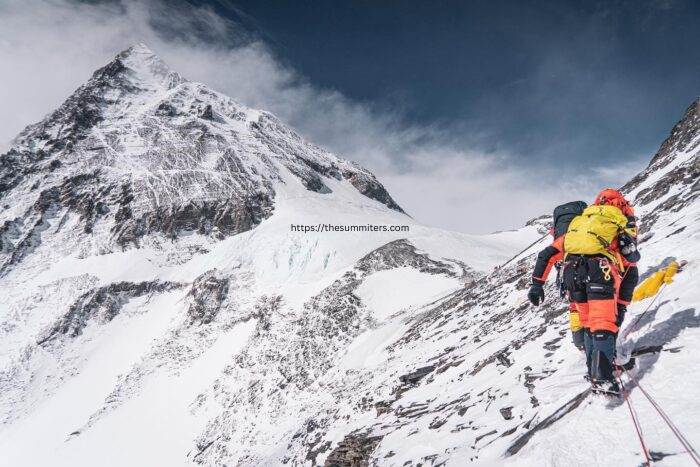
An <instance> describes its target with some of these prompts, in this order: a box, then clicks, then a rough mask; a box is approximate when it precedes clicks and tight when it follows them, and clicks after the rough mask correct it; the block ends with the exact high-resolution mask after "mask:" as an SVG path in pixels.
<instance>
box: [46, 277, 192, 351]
mask: <svg viewBox="0 0 700 467" xmlns="http://www.w3.org/2000/svg"><path fill="white" fill-rule="evenodd" d="M180 287H182V285H181V284H177V283H174V282H158V281H154V282H137V283H134V282H116V283H113V284H110V285H108V286H105V287H99V288H97V289H94V290H91V291H89V292H87V293H85V294H83V295H82V296H81V297H80V298H78V300H76V302H75V303H74V304H73V305H72V306H71V307H70V309H69V310H68V312H67V313H66V314H65V315H64V316H63V317H62V318H61V319H59V320H58V322H56V323H55V324H54V325H53V326H52V327H51V329H49V331H48V332H47V333H46V335H45V337H43V338H41V339H39V341H38V342H37V343H38V344H39V345H44V344H46V343H47V342H49V341H50V340H52V339H54V338H56V337H57V336H59V335H67V336H69V337H77V336H79V335H80V334H82V332H83V329H84V328H85V326H87V324H88V322H89V321H90V320H93V319H95V320H98V322H100V323H102V324H105V323H108V322H109V321H111V320H112V319H114V317H115V316H116V315H117V314H119V312H120V310H121V308H122V307H123V306H124V305H125V304H126V303H127V302H128V301H129V300H130V299H132V298H135V297H141V296H144V295H149V294H157V293H164V292H168V291H170V290H173V289H177V288H180Z"/></svg>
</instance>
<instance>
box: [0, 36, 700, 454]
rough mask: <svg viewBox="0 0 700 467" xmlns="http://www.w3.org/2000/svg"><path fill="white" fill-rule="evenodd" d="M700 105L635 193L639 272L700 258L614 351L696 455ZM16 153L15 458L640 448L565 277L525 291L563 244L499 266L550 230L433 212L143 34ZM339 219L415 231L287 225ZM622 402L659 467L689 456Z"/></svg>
mask: <svg viewBox="0 0 700 467" xmlns="http://www.w3.org/2000/svg"><path fill="white" fill-rule="evenodd" d="M698 107H699V104H698V103H697V102H696V103H695V104H694V105H693V106H691V107H690V108H689V109H688V112H687V113H686V115H685V117H684V118H683V120H681V122H679V123H678V125H676V127H674V129H673V131H672V134H671V136H670V137H669V138H668V139H667V141H665V142H664V144H663V145H662V146H661V149H660V150H659V153H658V154H657V155H656V156H655V157H654V159H653V160H652V163H651V164H650V165H649V167H648V168H647V169H646V170H644V171H643V172H642V173H640V174H638V175H637V176H635V177H634V178H633V179H632V180H631V181H630V182H629V183H628V184H627V185H626V186H625V187H624V190H625V191H626V192H627V193H628V194H630V196H632V197H633V198H634V199H635V203H636V208H637V210H638V214H639V215H640V217H641V223H642V234H641V239H642V243H641V249H642V255H643V261H642V263H641V265H640V267H641V270H642V272H645V271H648V270H651V269H653V268H655V267H657V266H659V265H662V264H665V262H667V261H668V260H669V258H671V257H675V258H679V259H680V258H683V259H687V260H689V261H690V264H689V266H688V267H687V268H686V270H685V271H684V272H682V273H680V274H679V275H678V276H677V279H676V281H675V282H674V283H673V284H670V285H669V286H667V287H666V289H665V290H664V292H663V295H662V296H661V297H660V298H659V299H658V300H657V301H656V302H650V301H649V300H648V301H646V302H641V303H639V304H634V305H633V306H632V307H631V308H630V313H629V314H630V315H631V316H630V317H629V318H628V322H631V321H632V320H633V319H634V318H635V316H639V315H640V314H641V313H643V312H644V310H645V309H646V308H647V307H649V305H650V303H651V304H652V306H651V307H650V309H649V311H648V312H647V313H646V314H645V315H644V316H645V317H644V319H643V320H642V321H640V326H639V327H638V328H636V330H635V331H634V332H633V333H631V334H630V337H629V338H628V339H627V340H626V341H624V342H620V348H619V352H620V355H621V356H624V357H625V358H627V357H628V356H630V355H633V354H634V355H635V358H636V367H635V369H634V370H633V374H634V375H636V377H637V378H639V380H640V382H641V384H642V385H643V386H644V387H645V389H647V390H648V392H649V393H651V394H653V396H654V397H655V398H656V399H657V400H658V402H659V403H660V404H661V405H662V406H663V407H664V410H666V412H667V413H668V415H669V416H670V417H671V418H672V419H673V420H674V422H675V423H676V424H677V425H678V427H679V428H680V429H681V430H682V431H683V433H685V435H686V437H687V438H688V439H689V441H691V443H694V444H695V445H698V444H700V425H698V423H699V422H698V417H697V413H695V412H696V410H695V400H694V391H693V389H694V388H695V387H697V385H698V384H699V383H700V380H699V379H700V375H697V374H696V373H695V372H693V371H688V370H687V369H688V368H694V366H693V362H692V359H693V356H694V350H695V349H697V348H698V345H699V343H700V330H699V329H698V328H700V318H699V317H698V312H697V309H698V301H700V292H699V291H698V289H697V286H696V285H695V284H696V283H697V279H698V273H697V264H698V263H700V249H699V247H698V245H699V243H698V241H697V240H698V237H699V236H700V227H698V222H697V221H698V220H699V217H700V203H698V194H700V185H698V184H699V183H700V182H698V179H699V177H698V176H699V175H700V158H699V157H698V152H699V151H700V147H699V143H700V118H699V115H700V111H699V110H698ZM182 147H184V148H186V149H179V148H182ZM95 148H97V149H95ZM54 161H58V162H54ZM0 162H1V163H0V183H1V185H0V188H1V189H0V204H2V206H3V211H2V214H1V216H2V217H1V218H0V221H1V222H3V224H2V228H1V229H0V241H1V242H2V243H1V244H0V252H1V253H2V255H3V256H2V261H3V262H2V264H3V269H2V273H0V303H2V305H0V336H1V338H0V421H1V423H2V424H1V425H0V458H2V459H3V460H5V461H6V462H8V465H19V466H22V465H27V466H29V465H66V466H68V465H71V466H74V465H115V466H116V465H191V464H202V465H240V466H258V465H295V466H301V465H327V466H341V467H353V466H361V465H382V466H384V465H387V466H394V465H396V466H405V465H414V466H418V465H424V466H425V465H455V466H462V465H472V464H473V465H504V464H505V465H533V466H534V465H537V466H541V465H552V466H558V465H574V466H576V465H640V463H641V462H642V461H643V456H642V453H641V449H640V447H639V444H638V440H637V439H636V435H635V432H634V429H633V427H632V423H631V421H630V418H629V413H628V412H627V408H626V407H625V406H623V404H624V402H622V401H607V400H604V399H597V398H593V397H591V396H589V395H588V393H587V391H586V388H587V386H586V383H585V381H584V380H583V378H582V374H583V371H582V366H583V359H582V355H581V354H580V352H579V351H577V350H576V349H575V348H574V347H573V346H572V345H571V344H570V343H569V342H568V340H569V337H568V329H567V317H566V308H567V307H566V304H564V303H562V302H561V301H559V300H558V299H556V298H555V297H556V293H555V290H554V286H553V285H552V284H550V286H549V287H548V288H547V302H546V304H545V305H544V306H543V307H539V308H534V307H532V306H530V305H529V303H528V302H527V300H526V293H527V288H528V286H529V271H530V268H531V267H532V265H533V263H534V255H535V254H536V253H537V251H539V249H541V248H543V247H544V246H545V245H546V243H547V239H543V240H542V241H541V242H539V243H537V244H536V245H534V246H532V247H531V248H529V249H528V250H527V251H525V252H521V253H520V254H518V255H517V256H516V257H515V258H514V259H513V260H512V261H510V262H508V263H507V264H506V265H505V266H504V267H502V268H498V269H495V268H494V266H496V265H498V264H504V263H506V261H507V260H508V259H509V258H511V257H513V255H514V254H516V253H518V252H520V251H521V250H522V249H523V248H524V247H526V246H527V245H529V244H531V243H532V242H533V241H535V240H536V239H537V238H538V237H540V236H541V235H542V234H543V233H544V232H546V225H545V224H546V223H545V222H543V221H542V220H539V221H536V222H533V223H531V224H530V225H529V226H527V227H525V228H523V229H519V230H517V231H513V232H504V233H498V234H493V235H488V236H469V235H462V234H456V233H452V232H445V231H441V230H437V229H432V228H429V227H426V226H423V225H420V224H418V223H417V222H415V221H414V220H412V219H411V218H410V217H409V216H407V215H406V214H404V213H403V211H402V210H401V209H400V208H399V207H398V206H397V205H396V203H395V202H394V201H393V200H392V199H391V197H390V196H389V194H388V193H386V191H385V190H384V189H383V187H382V186H381V184H379V182H378V181H377V180H376V179H375V178H374V177H373V176H372V175H371V174H370V173H369V172H367V171H366V170H364V169H362V168H360V167H358V166H356V165H354V164H352V163H349V162H347V161H343V160H341V159H338V158H336V157H335V156H332V155H330V154H328V153H326V152H325V151H323V150H321V149H319V148H316V147H314V146H312V145H310V144H308V143H306V142H304V141H303V140H302V139H301V138H299V137H298V136H297V135H295V134H294V133H293V131H292V130H290V129H288V128H286V127H284V125H283V124H282V123H281V122H279V121H277V120H276V119H275V118H274V117H273V116H271V115H269V114H267V113H265V112H259V111H255V110H252V109H247V108H245V107H243V106H240V105H239V104H237V103H235V102H234V101H232V100H231V99H229V98H227V97H226V96H222V95H220V94H219V93H216V92H215V91H212V90H209V89H208V88H206V87H205V86H203V85H200V84H196V83H190V82H188V81H186V80H184V79H183V78H182V77H180V76H179V75H177V74H176V73H175V72H173V71H171V70H169V69H168V68H167V67H166V66H165V64H163V63H162V62H161V61H160V60H159V59H157V57H155V56H154V55H153V54H152V53H151V52H150V51H148V50H147V49H146V48H145V47H144V46H137V47H134V48H132V49H129V50H127V51H125V52H123V53H122V54H120V55H119V56H117V58H116V59H115V61H114V62H112V63H111V64H109V65H107V66H106V67H105V68H103V69H101V70H98V72H96V74H95V75H94V76H93V78H92V79H91V81H89V82H88V83H87V84H86V85H85V86H83V87H82V88H81V89H79V90H78V91H76V94H74V95H73V96H71V97H70V98H69V99H68V100H67V101H66V103H65V104H64V105H63V106H62V107H61V108H60V109H59V110H58V111H57V112H55V113H54V114H51V115H49V116H47V118H46V119H45V120H44V121H43V122H40V123H39V124H36V125H32V126H30V127H28V128H27V129H26V130H25V131H24V132H23V133H22V134H21V135H20V137H19V138H18V140H17V144H16V146H15V147H14V148H13V149H12V150H11V151H10V153H8V154H6V155H4V156H2V157H1V158H0ZM124 187H126V188H124ZM553 204H556V203H555V202H554V203H553ZM324 223H332V224H338V225H339V224H344V225H367V224H374V225H386V226H390V225H407V226H409V227H410V230H409V231H408V232H405V231H404V232H389V231H386V232H307V233H303V232H294V231H292V229H291V225H297V224H303V225H312V226H313V225H318V224H324ZM649 346H652V347H649ZM654 346H656V347H654ZM644 348H647V349H649V348H652V349H653V348H655V349H656V351H655V352H649V353H643V354H640V355H637V353H639V350H640V349H644ZM630 391H631V399H632V402H633V403H634V405H635V408H636V411H637V413H638V415H639V419H640V422H641V424H642V427H643V429H644V434H645V437H646V439H647V442H648V447H649V448H650V450H651V451H654V452H655V456H656V457H657V458H660V457H662V459H661V460H659V461H658V465H669V466H672V465H691V464H690V462H691V461H690V457H689V456H688V455H687V454H686V453H683V452H681V448H680V446H679V444H678V442H677V441H676V440H675V438H674V437H673V435H672V434H671V433H670V431H668V430H667V429H665V427H664V426H662V425H660V419H659V417H658V415H657V414H656V413H655V412H654V411H653V409H652V408H651V406H649V405H648V404H647V403H645V402H644V400H643V398H642V395H641V394H640V391H639V390H638V389H635V388H633V387H632V385H630ZM553 414H559V415H561V417H559V418H558V419H557V420H555V421H554V422H552V423H551V425H549V422H548V420H551V418H550V416H551V415H553ZM555 418H556V417H555ZM37 444H40V445H41V449H37V448H36V446H37ZM591 446H594V447H595V446H601V447H602V448H600V449H594V448H591Z"/></svg>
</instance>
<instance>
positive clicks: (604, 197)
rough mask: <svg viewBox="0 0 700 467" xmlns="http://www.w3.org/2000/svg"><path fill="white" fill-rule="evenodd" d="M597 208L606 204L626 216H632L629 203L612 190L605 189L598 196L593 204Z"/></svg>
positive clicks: (632, 211) (632, 212) (632, 210)
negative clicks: (618, 209)
mask: <svg viewBox="0 0 700 467" xmlns="http://www.w3.org/2000/svg"><path fill="white" fill-rule="evenodd" d="M593 204H595V205H597V206H600V205H602V204H607V205H609V206H615V207H616V208H620V210H621V211H622V212H623V213H624V214H625V215H627V216H634V208H632V206H631V205H630V203H629V201H627V200H626V199H625V197H624V196H623V195H622V193H620V192H619V191H617V190H613V189H612V188H606V189H605V190H603V191H601V192H600V194H598V197H597V198H596V199H595V202H594V203H593Z"/></svg>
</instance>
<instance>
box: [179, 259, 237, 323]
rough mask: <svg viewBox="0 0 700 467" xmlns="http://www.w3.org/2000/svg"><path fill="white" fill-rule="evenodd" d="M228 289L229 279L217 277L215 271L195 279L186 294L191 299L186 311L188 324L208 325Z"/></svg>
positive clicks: (219, 307) (224, 298)
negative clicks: (188, 319) (188, 318)
mask: <svg viewBox="0 0 700 467" xmlns="http://www.w3.org/2000/svg"><path fill="white" fill-rule="evenodd" d="M228 289H229V278H228V277H219V276H218V275H217V271H216V270H214V271H209V272H206V273H204V274H202V275H201V276H199V277H198V278H197V279H195V281H194V283H193V284H192V289H191V290H190V293H189V294H188V296H189V297H191V298H192V303H191V304H190V307H189V308H188V310H187V314H188V315H189V317H190V323H197V324H208V323H210V322H211V321H212V320H213V319H214V318H215V317H216V315H217V313H218V312H219V310H220V309H221V305H222V303H223V302H224V300H226V297H227V295H228Z"/></svg>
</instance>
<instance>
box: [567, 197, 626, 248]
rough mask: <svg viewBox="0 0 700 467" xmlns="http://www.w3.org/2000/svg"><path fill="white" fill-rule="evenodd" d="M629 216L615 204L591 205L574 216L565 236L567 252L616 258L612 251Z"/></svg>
mask: <svg viewBox="0 0 700 467" xmlns="http://www.w3.org/2000/svg"><path fill="white" fill-rule="evenodd" d="M626 225H627V217H625V215H624V214H623V213H622V211H621V210H620V208H617V207H615V206H609V205H605V206H590V207H588V208H586V209H585V210H584V211H583V214H581V215H580V216H578V217H576V218H574V220H572V221H571V224H569V229H568V230H567V232H566V237H565V238H564V251H565V252H566V254H567V255H568V254H575V255H597V254H602V255H605V256H607V257H608V258H610V259H612V260H613V261H614V260H615V256H614V255H613V253H611V252H610V250H609V248H610V245H611V244H612V243H613V241H614V240H615V238H616V237H617V235H618V234H619V232H620V231H624V229H625V226H626Z"/></svg>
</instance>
